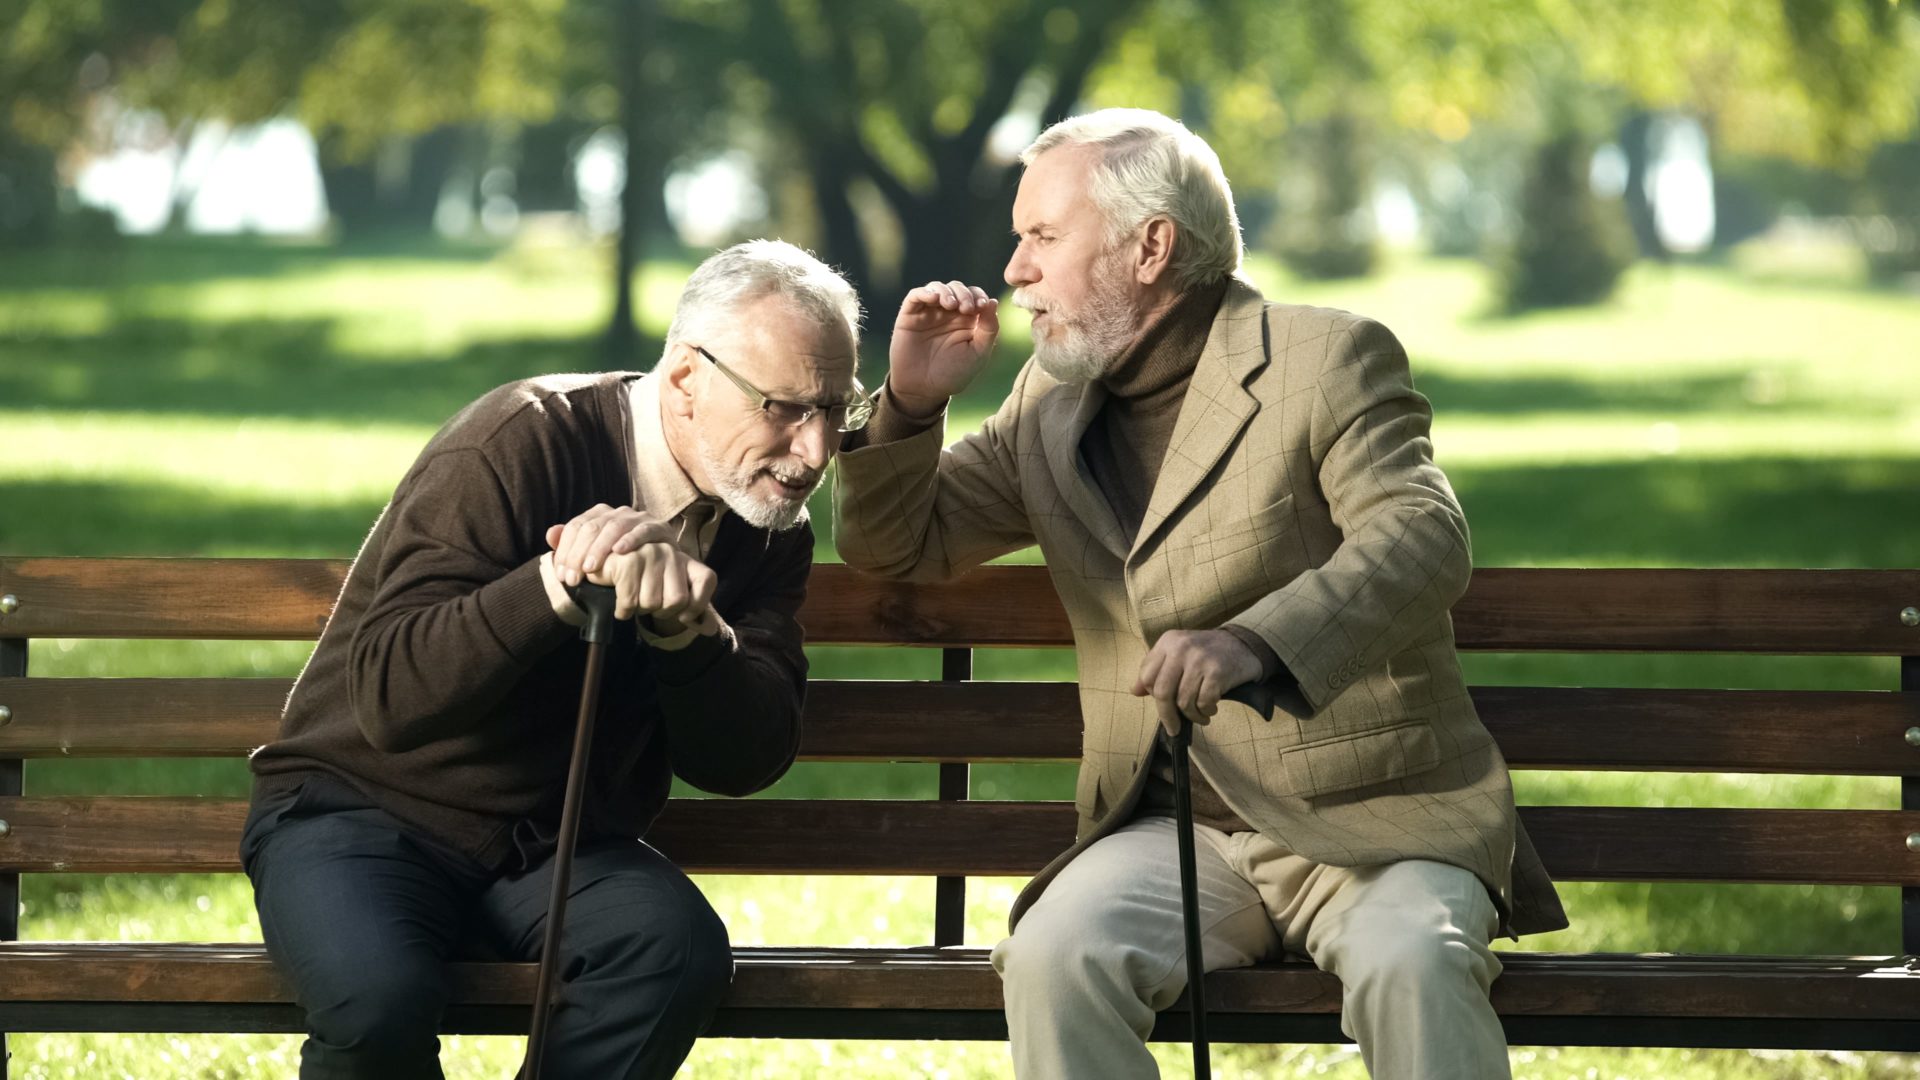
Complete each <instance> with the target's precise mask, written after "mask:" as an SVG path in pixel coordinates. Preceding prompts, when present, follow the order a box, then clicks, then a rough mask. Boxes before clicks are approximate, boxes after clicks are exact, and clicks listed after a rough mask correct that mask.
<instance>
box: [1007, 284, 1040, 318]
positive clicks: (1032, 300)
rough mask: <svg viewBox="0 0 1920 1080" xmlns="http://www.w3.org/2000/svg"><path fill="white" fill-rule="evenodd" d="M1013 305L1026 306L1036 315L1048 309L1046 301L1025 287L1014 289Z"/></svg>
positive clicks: (1025, 307)
mask: <svg viewBox="0 0 1920 1080" xmlns="http://www.w3.org/2000/svg"><path fill="white" fill-rule="evenodd" d="M1013 306H1014V307H1017V308H1024V309H1026V310H1028V311H1031V312H1033V313H1034V314H1036V315H1037V314H1039V313H1041V312H1043V311H1046V310H1047V305H1046V303H1045V302H1044V301H1042V300H1041V299H1040V298H1039V297H1037V296H1035V295H1033V294H1032V293H1030V292H1028V291H1027V290H1026V289H1024V288H1022V289H1015V290H1013Z"/></svg>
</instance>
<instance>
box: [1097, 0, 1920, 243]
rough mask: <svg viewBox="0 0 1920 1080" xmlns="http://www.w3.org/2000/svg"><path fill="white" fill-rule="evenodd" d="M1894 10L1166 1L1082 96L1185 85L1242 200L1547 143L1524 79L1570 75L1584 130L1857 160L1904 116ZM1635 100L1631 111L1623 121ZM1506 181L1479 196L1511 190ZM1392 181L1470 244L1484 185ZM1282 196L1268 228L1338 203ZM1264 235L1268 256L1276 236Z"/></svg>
mask: <svg viewBox="0 0 1920 1080" xmlns="http://www.w3.org/2000/svg"><path fill="white" fill-rule="evenodd" d="M1903 9H1904V10H1905V11H1906V12H1908V13H1909V14H1912V13H1914V12H1915V11H1916V10H1920V5H1916V4H1912V3H1889V2H1888V0H1762V2H1760V3H1743V2H1739V0H1596V2H1593V3H1582V4H1565V3H1554V2H1551V0H1425V2H1423V3H1419V4H1406V3H1401V2H1399V0H1290V2H1288V3H1283V4H1274V3H1269V2H1260V0H1216V2H1214V3H1208V4H1204V5H1202V4H1199V3H1197V2H1196V0H1166V2H1162V3H1157V4H1155V5H1154V7H1153V8H1152V9H1151V10H1150V11H1149V12H1148V13H1147V14H1146V16H1145V17H1144V18H1142V19H1140V20H1137V21H1136V22H1134V23H1133V24H1132V25H1130V27H1129V28H1128V29H1127V31H1126V32H1125V34H1124V35H1123V36H1122V37H1121V39H1120V40H1119V42H1118V43H1117V45H1116V46H1115V48H1114V50H1113V51H1112V53H1111V54H1110V55H1109V57H1108V59H1107V60H1106V61H1105V62H1103V64H1102V65H1101V66H1100V67H1099V68H1098V69H1097V70H1096V72H1095V75H1094V77H1093V79H1092V80H1091V94H1090V97H1091V98H1092V100H1093V101H1094V102H1096V103H1101V104H1105V103H1112V102H1118V101H1126V102H1129V103H1137V104H1148V105H1154V106H1155V107H1159V108H1162V109H1171V108H1172V107H1174V106H1175V105H1176V103H1177V102H1178V100H1179V93H1178V88H1182V87H1196V86H1197V87H1201V88H1203V89H1204V91H1205V94H1206V99H1207V105H1208V109H1207V112H1208V114H1209V123H1208V124H1207V125H1206V126H1205V128H1204V129H1203V134H1205V135H1207V137H1208V139H1209V141H1211V142H1212V143H1213V144H1214V145H1215V147H1216V148H1217V149H1219V151H1220V154H1221V158H1222V161H1223V163H1224V164H1225V165H1226V167H1227V171H1228V174H1229V175H1230V176H1232V177H1234V179H1235V180H1236V181H1237V187H1238V189H1239V194H1240V196H1241V198H1242V199H1250V198H1256V197H1258V193H1259V192H1260V190H1261V188H1262V187H1265V186H1269V185H1271V186H1279V185H1281V184H1282V183H1283V180H1284V178H1286V177H1288V176H1292V175H1297V174H1299V173H1302V172H1305V173H1307V174H1308V175H1310V176H1313V177H1315V178H1317V181H1318V184H1319V186H1320V190H1321V191H1323V192H1331V191H1336V190H1339V189H1342V188H1345V189H1349V190H1354V194H1353V195H1352V196H1351V197H1352V198H1353V199H1354V200H1355V201H1354V203H1352V204H1350V205H1360V204H1361V203H1362V202H1364V200H1365V199H1366V197H1367V195H1368V193H1369V192H1370V191H1371V188H1372V185H1373V177H1372V175H1371V165H1370V164H1369V163H1378V162H1382V161H1387V160H1392V159H1394V158H1400V159H1403V160H1407V161H1408V162H1409V163H1410V164H1412V165H1414V166H1416V168H1414V169H1411V170H1409V171H1411V172H1416V173H1417V172H1418V171H1419V169H1418V166H1421V165H1422V164H1423V163H1425V164H1427V165H1440V166H1443V167H1446V168H1449V169H1451V167H1452V166H1453V165H1455V164H1456V163H1457V161H1458V159H1459V158H1460V155H1461V150H1462V147H1463V145H1464V141H1465V140H1467V139H1469V138H1470V137H1474V136H1475V135H1476V133H1478V132H1482V131H1485V130H1487V129H1489V128H1499V129H1502V130H1503V131H1505V130H1512V131H1515V132H1527V133H1531V141H1532V142H1533V144H1534V145H1535V146H1543V145H1545V144H1547V143H1549V142H1552V141H1555V140H1559V139H1560V138H1561V137H1562V136H1564V135H1565V134H1566V131H1565V130H1564V128H1562V127H1560V126H1558V125H1556V123H1555V122H1554V115H1555V114H1554V110H1555V109H1557V108H1559V106H1560V104H1561V103H1560V102H1557V101H1556V100H1555V99H1554V97H1553V95H1552V94H1549V93H1546V92H1544V89H1545V88H1546V84H1545V83H1543V82H1542V80H1543V79H1551V80H1553V84H1552V85H1553V86H1555V87H1558V86H1567V87H1571V88H1573V89H1571V90H1569V91H1567V92H1569V93H1574V94H1578V95H1580V96H1582V97H1583V98H1584V99H1586V103H1587V105H1588V106H1590V107H1592V108H1593V109H1595V110H1596V111H1597V114H1598V115H1597V116H1596V117H1595V118H1594V119H1593V120H1592V121H1590V122H1588V123H1589V124H1590V125H1597V126H1583V128H1582V133H1583V135H1582V138H1583V140H1584V141H1588V142H1591V140H1592V137H1593V136H1596V135H1600V134H1602V133H1606V132H1612V131H1617V130H1620V129H1622V128H1626V129H1628V130H1627V132H1626V134H1627V135H1629V136H1631V135H1632V134H1633V133H1634V130H1635V129H1636V128H1637V126H1639V125H1645V124H1647V123H1648V122H1649V121H1650V120H1651V119H1652V118H1653V117H1655V116H1656V115H1658V114H1659V113H1660V112H1662V111H1676V112H1685V113H1689V114H1692V115H1696V116H1699V117H1701V118H1702V119H1703V121H1704V122H1705V124H1706V125H1707V127H1708V129H1709V132H1710V133H1711V136H1712V144H1713V146H1714V148H1715V149H1716V151H1719V150H1727V149H1730V150H1734V151H1738V152H1741V153H1767V154H1784V155H1789V156H1791V157H1794V158H1796V159H1798V160H1802V161H1808V162H1819V163H1823V164H1829V165H1841V166H1846V167H1857V166H1858V164H1859V163H1860V162H1862V161H1863V160H1864V158H1865V156H1866V155H1867V154H1868V153H1869V152H1870V151H1871V149H1872V147H1873V146H1874V145H1875V144H1877V143H1878V142H1880V141H1882V140H1884V139H1886V138H1888V137H1889V136H1897V135H1898V134H1900V133H1902V132H1905V131H1907V130H1910V129H1911V127H1912V125H1913V121H1914V114H1915V104H1914V94H1913V88H1914V86H1915V81H1914V80H1915V77H1916V73H1920V40H1916V39H1917V38H1920V34H1916V27H1920V19H1914V18H1909V17H1903V15H1902V14H1901V11H1902V10H1903ZM1556 92H1557V91H1556ZM1336 117H1349V118H1352V120H1351V121H1341V120H1336V119H1335V118H1336ZM1635 117H1644V119H1641V120H1639V121H1638V123H1637V124H1636V123H1635ZM1347 122H1355V123H1358V124H1360V125H1362V128H1361V130H1364V131H1370V132H1372V133H1373V134H1372V136H1371V137H1370V139H1368V140H1367V141H1365V142H1362V143H1359V144H1356V145H1355V151H1356V152H1354V153H1352V154H1350V155H1348V156H1345V157H1340V156H1335V155H1329V154H1327V153H1325V151H1324V147H1325V146H1326V144H1327V142H1328V140H1326V139H1325V138H1324V134H1323V133H1324V132H1325V130H1326V127H1327V125H1328V124H1329V123H1333V124H1342V123H1347ZM1497 141H1499V142H1505V141H1507V139H1506V137H1505V136H1504V135H1503V136H1502V138H1501V139H1500V140H1497ZM1369 143H1370V144H1371V145H1372V146H1374V147H1377V148H1378V149H1377V150H1371V149H1368V145H1369ZM1336 145H1337V143H1336ZM1639 145H1640V144H1638V143H1636V142H1634V141H1633V140H1631V139H1630V138H1629V139H1623V142H1622V148H1623V150H1625V151H1626V152H1627V154H1628V158H1629V169H1630V171H1632V172H1633V173H1634V177H1633V179H1634V181H1635V190H1634V191H1633V192H1630V193H1629V200H1628V209H1629V210H1630V211H1636V212H1637V216H1638V218H1639V220H1638V221H1637V222H1636V224H1637V225H1638V226H1640V227H1641V228H1642V229H1643V230H1644V231H1645V235H1647V237H1648V238H1649V240H1652V241H1657V234H1655V233H1654V232H1653V230H1652V207H1651V203H1650V202H1649V201H1648V200H1646V199H1645V198H1644V189H1643V188H1639V187H1638V181H1639V180H1640V179H1641V178H1642V176H1643V175H1644V172H1645V169H1646V166H1647V164H1648V162H1647V158H1646V154H1645V153H1644V151H1642V152H1640V153H1638V154H1637V155H1636V153H1635V151H1636V150H1638V149H1639ZM1562 149H1564V148H1562ZM1469 156H1474V157H1479V156H1481V155H1479V154H1477V153H1476V154H1474V155H1469ZM1531 156H1533V157H1534V159H1535V161H1536V162H1542V161H1544V158H1542V157H1540V156H1538V155H1531ZM1303 163H1304V164H1303ZM1493 165H1494V163H1493V162H1488V161H1481V162H1478V163H1477V165H1476V166H1475V171H1476V173H1477V175H1475V176H1473V177H1472V179H1474V180H1480V181H1485V180H1487V179H1489V178H1490V177H1493V176H1495V175H1497V174H1501V173H1505V172H1507V171H1509V170H1507V169H1506V168H1505V167H1504V166H1501V167H1497V168H1495V167H1492V166H1493ZM1481 166H1486V167H1484V168H1483V167H1481ZM1520 171H1522V172H1524V171H1525V170H1520ZM1512 183H1513V184H1514V186H1513V187H1507V188H1505V189H1504V190H1502V191H1500V192H1499V193H1498V194H1499V195H1501V196H1502V197H1506V196H1510V195H1512V194H1513V193H1515V191H1516V190H1517V187H1518V181H1517V179H1516V180H1515V181H1513V182H1512ZM1412 186H1413V187H1414V188H1416V190H1421V191H1426V192H1433V191H1435V189H1436V188H1446V189H1451V190H1448V191H1447V192H1445V194H1446V196H1447V197H1448V198H1449V199H1450V200H1452V201H1449V202H1441V203H1436V202H1429V204H1428V210H1429V216H1430V217H1431V216H1435V215H1436V214H1437V215H1439V216H1448V215H1450V216H1451V222H1452V225H1453V226H1455V228H1453V230H1452V232H1451V233H1450V234H1449V237H1448V241H1449V246H1450V247H1451V248H1452V249H1453V250H1468V249H1471V248H1474V247H1477V246H1479V245H1478V244H1477V243H1475V242H1473V241H1472V240H1470V239H1469V237H1468V236H1466V235H1464V234H1463V233H1462V232H1461V230H1460V228H1459V226H1464V225H1466V224H1468V223H1470V222H1478V223H1479V224H1477V225H1475V227H1476V228H1484V227H1487V226H1491V225H1493V224H1494V223H1496V222H1497V221H1499V220H1500V215H1496V214H1489V213H1484V212H1480V208H1479V207H1478V206H1477V202H1478V198H1479V197H1482V196H1483V194H1484V193H1476V192H1475V191H1473V190H1472V189H1471V186H1470V185H1463V184H1459V183H1445V184H1439V185H1434V184H1428V183H1420V182H1416V183H1414V184H1413V185H1412ZM1312 187H1313V185H1312V184H1309V185H1308V189H1309V190H1312ZM1316 201H1317V202H1318V203H1319V208H1318V209H1312V207H1313V206H1314V203H1315V202H1316ZM1282 204H1283V209H1286V208H1290V209H1291V211H1292V213H1293V214H1294V216H1296V217H1297V216H1298V215H1299V213H1300V212H1301V211H1302V210H1307V212H1308V216H1309V217H1310V218H1311V217H1317V218H1319V219H1320V220H1319V221H1317V222H1315V221H1308V222H1298V221H1292V222H1288V221H1285V220H1284V219H1283V225H1282V228H1281V229H1280V230H1279V231H1277V232H1276V234H1275V236H1276V237H1277V238H1284V237H1286V236H1287V235H1289V233H1290V232H1291V233H1292V234H1294V235H1298V234H1300V233H1302V232H1308V231H1312V230H1316V229H1317V230H1318V231H1320V232H1323V233H1324V232H1329V231H1335V230H1337V229H1338V228H1339V223H1340V219H1341V218H1342V217H1344V215H1345V214H1347V213H1349V212H1350V208H1349V206H1343V205H1340V204H1338V203H1337V202H1332V201H1328V200H1327V199H1326V197H1325V196H1321V197H1319V198H1318V199H1317V200H1316V199H1308V200H1306V204H1305V206H1303V205H1302V201H1301V200H1300V199H1298V198H1296V199H1294V200H1292V201H1291V203H1290V204H1289V203H1288V201H1287V200H1284V199H1283V200H1282ZM1536 205H1544V204H1536ZM1250 235H1254V236H1258V235H1259V234H1250ZM1279 246H1280V248H1281V251H1282V254H1284V253H1285V249H1286V246H1287V244H1286V242H1285V240H1284V239H1282V240H1281V243H1280V245H1279ZM1651 246H1652V245H1651V244H1650V245H1649V247H1651ZM1308 249H1309V250H1314V249H1316V246H1315V245H1308Z"/></svg>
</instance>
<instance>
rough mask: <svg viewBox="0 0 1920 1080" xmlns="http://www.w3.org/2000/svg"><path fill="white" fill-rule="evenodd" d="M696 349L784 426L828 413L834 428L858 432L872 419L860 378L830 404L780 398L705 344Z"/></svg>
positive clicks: (871, 406) (870, 405)
mask: <svg viewBox="0 0 1920 1080" xmlns="http://www.w3.org/2000/svg"><path fill="white" fill-rule="evenodd" d="M693 350H694V351H695V352H697V353H699V354H700V355H701V356H704V357H706V358H707V359H708V360H709V361H712V363H713V366H714V367H716V368H719V369H720V374H722V375H725V376H726V377H727V378H729V379H732V380H733V385H735V386H737V387H739V388H740V392H741V393H743V394H745V395H747V397H749V398H751V399H753V403H754V404H755V405H758V406H759V407H760V412H761V414H762V415H764V416H765V417H766V418H767V419H769V420H771V421H773V422H774V423H775V424H778V425H780V426H781V427H785V428H796V427H799V426H801V425H802V424H805V423H806V422H807V421H809V420H812V419H813V418H814V417H815V416H816V415H818V414H819V413H822V412H824V413H826V414H827V424H828V426H829V427H832V428H833V429H834V430H835V431H859V430H860V429H861V428H863V427H866V426H867V421H868V420H871V419H873V399H872V398H871V397H868V396H867V393H866V390H865V388H863V387H862V386H861V385H860V380H858V379H855V380H854V381H853V392H852V393H850V394H848V395H847V399H846V400H845V401H837V402H834V403H833V404H831V405H815V404H813V403H812V402H810V401H780V400H778V399H775V398H770V397H768V396H767V395H765V394H763V393H761V392H760V388H759V387H757V386H755V385H753V384H752V383H750V382H748V381H747V380H745V379H743V378H741V377H740V376H739V374H738V373H736V372H735V371H734V370H733V369H732V368H730V367H728V366H727V365H725V364H723V363H721V362H720V359H719V358H718V357H716V356H714V355H713V354H712V353H710V352H708V351H707V350H706V348H705V347H704V346H700V345H695V346H694V347H693Z"/></svg>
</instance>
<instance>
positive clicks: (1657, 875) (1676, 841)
mask: <svg viewBox="0 0 1920 1080" xmlns="http://www.w3.org/2000/svg"><path fill="white" fill-rule="evenodd" d="M245 815H246V804H245V802H244V801H242V800H233V799H195V798H96V799H86V798H74V799H42V798H34V797H31V796H27V797H11V798H0V819H4V820H6V821H7V822H8V823H9V824H10V826H11V832H10V834H9V835H8V836H6V837H4V838H0V872H6V871H20V872H29V873H34V872H38V873H45V872H56V873H57V872H63V871H64V872H72V873H169V872H174V873H184V872H224V871H231V870H235V869H237V868H238V863H237V855H236V853H235V847H236V844H237V839H238V836H239V831H240V825H241V822H242V820H243V819H244V818H245ZM1521 816H1522V818H1523V819H1524V820H1525V822H1526V824H1527V828H1528V830H1529V832H1530V833H1531V834H1532V836H1533V839H1534V843H1535V844H1536V845H1537V846H1538V847H1539V849H1540V854H1541V857H1542V859H1544V860H1545V862H1546V865H1547V869H1548V871H1549V872H1551V873H1552V874H1553V876H1554V877H1555V878H1558V879H1561V880H1567V881H1728V882H1756V883H1768V882H1773V883H1813V884H1849V885H1920V853H1915V852H1912V851H1909V850H1907V847H1906V837H1907V835H1908V834H1909V833H1914V832H1920V811H1900V810H1736V809H1692V808H1688V809H1655V808H1644V807H1572V806H1569V807H1560V806H1527V807H1522V808H1521ZM1073 829H1074V813H1073V808H1072V806H1070V805H1069V804H1066V803H1029V802H985V801H981V802H968V803H938V802H934V801H931V800H910V801H901V800H879V799H876V800H822V801H806V802H794V801H786V800H776V799H749V800H741V801H735V800H723V799H679V800H674V801H673V802H672V803H670V804H669V806H668V808H667V810H666V812H665V813H664V814H662V815H661V818H660V820H659V821H658V822H657V823H656V824H655V826H654V828H653V830H652V832H650V833H649V834H648V839H649V841H650V842H652V843H653V844H654V845H655V846H656V847H658V848H659V849H660V850H661V851H662V852H664V853H665V854H666V855H667V856H668V857H669V858H672V859H673V860H674V861H675V862H677V863H679V864H680V865H681V866H683V867H685V868H686V869H688V870H689V871H691V872H694V873H710V874H805V873H827V874H909V875H970V876H1017V875H1023V874H1031V873H1033V872H1035V871H1037V870H1039V869H1040V867H1042V866H1043V865H1045V864H1046V862H1047V861H1048V860H1049V859H1051V858H1052V857H1053V856H1054V855H1055V854H1057V853H1059V852H1060V851H1061V850H1063V849H1064V848H1066V847H1067V845H1068V844H1069V843H1070V842H1071V841H1072V839H1073ZM855 839H857V842H850V841H853V840H855Z"/></svg>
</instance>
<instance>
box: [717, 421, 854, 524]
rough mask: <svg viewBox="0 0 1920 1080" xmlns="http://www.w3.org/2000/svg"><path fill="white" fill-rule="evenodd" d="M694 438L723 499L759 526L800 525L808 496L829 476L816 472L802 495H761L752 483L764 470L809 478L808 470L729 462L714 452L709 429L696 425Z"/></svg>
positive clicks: (777, 475) (786, 475)
mask: <svg viewBox="0 0 1920 1080" xmlns="http://www.w3.org/2000/svg"><path fill="white" fill-rule="evenodd" d="M693 438H694V446H695V449H697V450H698V451H699V454H700V465H701V467H702V468H704V469H705V470H706V473H707V479H708V480H709V481H710V482H712V484H713V486H714V490H715V492H716V493H717V494H718V495H719V496H720V501H721V502H724V503H726V504H727V509H728V510H731V511H733V512H734V513H735V514H737V515H739V516H740V518H741V520H743V521H745V522H746V523H747V524H749V525H751V526H753V527H754V528H756V529H766V530H767V531H769V532H786V531H787V530H788V529H791V528H793V527H794V526H796V525H798V524H800V521H801V519H802V518H804V517H805V516H806V513H807V497H808V496H810V495H812V494H813V493H814V491H816V490H817V489H818V488H819V487H820V480H821V478H822V477H824V476H825V475H826V474H825V473H824V472H821V473H816V474H814V475H813V477H812V482H811V483H809V484H808V485H807V490H806V491H805V492H804V493H802V494H800V495H794V496H785V495H761V494H758V493H756V492H755V491H753V482H754V480H755V479H756V478H757V477H758V476H759V475H760V473H761V472H770V473H773V474H774V476H775V477H777V478H785V479H788V480H800V479H806V475H805V472H804V471H795V472H789V471H787V470H785V469H780V468H769V469H764V470H762V469H755V468H750V467H748V466H745V465H729V464H727V463H726V462H723V461H721V460H720V456H719V455H718V454H716V453H714V450H713V447H712V446H711V445H709V444H708V442H707V436H706V432H704V431H702V430H700V429H699V428H698V427H695V428H694V432H693Z"/></svg>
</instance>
